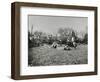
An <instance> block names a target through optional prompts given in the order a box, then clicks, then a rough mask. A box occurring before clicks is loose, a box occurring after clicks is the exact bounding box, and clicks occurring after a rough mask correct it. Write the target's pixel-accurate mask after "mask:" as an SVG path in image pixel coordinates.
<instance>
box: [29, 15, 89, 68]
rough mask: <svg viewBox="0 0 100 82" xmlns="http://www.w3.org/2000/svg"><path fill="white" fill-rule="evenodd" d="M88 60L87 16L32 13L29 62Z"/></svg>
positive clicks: (83, 61) (84, 61)
mask: <svg viewBox="0 0 100 82" xmlns="http://www.w3.org/2000/svg"><path fill="white" fill-rule="evenodd" d="M87 63H88V18H87V17H74V16H72V17H71V16H52V15H51V16H49V15H28V66H30V67H32V66H53V65H78V64H87Z"/></svg>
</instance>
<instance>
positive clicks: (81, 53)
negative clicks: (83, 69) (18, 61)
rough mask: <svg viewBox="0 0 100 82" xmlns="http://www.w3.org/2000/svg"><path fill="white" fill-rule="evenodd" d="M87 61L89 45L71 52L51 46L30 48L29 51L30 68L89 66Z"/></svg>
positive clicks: (79, 46) (80, 46)
mask: <svg viewBox="0 0 100 82" xmlns="http://www.w3.org/2000/svg"><path fill="white" fill-rule="evenodd" d="M87 59H88V51H87V45H82V44H81V45H78V46H77V48H76V49H74V48H72V49H71V50H69V51H68V50H63V47H58V48H57V49H54V48H51V47H50V46H49V45H44V46H41V47H33V48H29V51H28V65H29V66H50V65H74V64H87V61H88V60H87Z"/></svg>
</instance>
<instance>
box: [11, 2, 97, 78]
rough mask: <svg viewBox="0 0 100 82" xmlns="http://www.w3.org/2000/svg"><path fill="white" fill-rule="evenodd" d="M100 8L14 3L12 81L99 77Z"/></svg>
mask: <svg viewBox="0 0 100 82" xmlns="http://www.w3.org/2000/svg"><path fill="white" fill-rule="evenodd" d="M97 18H98V8H97V7H96V6H95V7H94V6H88V5H87V6H80V5H63V4H47V3H31V2H13V3H12V4H11V78H12V79H15V80H22V79H40V78H54V77H69V76H84V75H97V73H98V63H97V61H98V53H97V52H98V51H97V50H98V46H97V45H98V24H97V22H98V21H97V20H98V19H97Z"/></svg>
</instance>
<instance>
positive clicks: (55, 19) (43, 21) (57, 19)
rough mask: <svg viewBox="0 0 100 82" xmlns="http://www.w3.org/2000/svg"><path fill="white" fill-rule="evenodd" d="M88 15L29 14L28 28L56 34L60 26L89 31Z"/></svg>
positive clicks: (79, 31) (84, 31)
mask: <svg viewBox="0 0 100 82" xmlns="http://www.w3.org/2000/svg"><path fill="white" fill-rule="evenodd" d="M87 26H88V18H87V17H69V16H46V15H29V16H28V29H29V30H31V28H32V27H33V29H32V32H34V31H42V32H45V33H49V34H56V33H57V32H58V29H59V28H72V29H73V30H75V31H76V32H78V33H87V30H88V27H87Z"/></svg>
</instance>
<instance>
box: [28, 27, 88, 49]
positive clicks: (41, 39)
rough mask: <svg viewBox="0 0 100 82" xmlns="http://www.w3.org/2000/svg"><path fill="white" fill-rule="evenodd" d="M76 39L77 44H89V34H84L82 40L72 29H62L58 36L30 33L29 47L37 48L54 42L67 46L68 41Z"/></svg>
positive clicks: (37, 32)
mask: <svg viewBox="0 0 100 82" xmlns="http://www.w3.org/2000/svg"><path fill="white" fill-rule="evenodd" d="M72 37H74V38H75V42H76V43H79V44H87V43H88V34H87V33H84V35H83V36H82V37H81V38H80V37H78V35H77V32H75V30H73V29H71V28H60V29H59V30H58V32H57V34H55V35H53V34H47V33H44V32H40V31H35V32H30V31H29V32H28V45H29V47H37V46H41V45H43V44H49V45H50V44H52V43H53V42H57V43H58V44H65V45H66V43H67V41H71V38H72Z"/></svg>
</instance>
